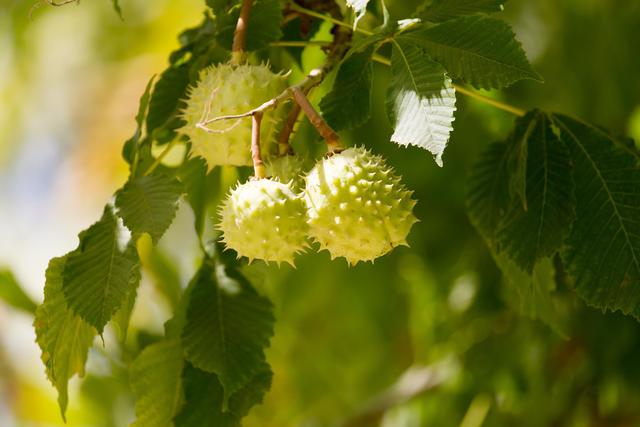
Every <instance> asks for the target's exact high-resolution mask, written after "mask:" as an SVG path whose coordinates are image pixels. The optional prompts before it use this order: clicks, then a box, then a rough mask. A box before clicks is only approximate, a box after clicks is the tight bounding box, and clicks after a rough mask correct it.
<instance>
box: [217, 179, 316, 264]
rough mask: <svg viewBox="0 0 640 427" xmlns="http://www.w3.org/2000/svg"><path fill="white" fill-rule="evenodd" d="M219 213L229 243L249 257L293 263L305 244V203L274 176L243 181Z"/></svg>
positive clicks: (240, 253) (225, 240) (228, 245)
mask: <svg viewBox="0 0 640 427" xmlns="http://www.w3.org/2000/svg"><path fill="white" fill-rule="evenodd" d="M220 217H221V220H220V223H219V225H218V228H219V229H220V230H221V231H222V233H223V236H222V240H223V241H224V243H225V244H226V246H227V247H228V248H231V249H233V250H235V251H236V252H238V255H240V256H245V257H247V258H249V260H253V259H261V260H264V261H274V262H277V263H280V262H287V263H289V264H291V265H293V258H294V257H295V255H296V254H297V253H298V252H302V251H303V250H304V249H305V247H306V235H307V229H308V226H307V223H306V211H305V204H304V201H303V200H302V198H301V197H300V196H298V195H296V194H295V193H294V192H293V191H292V190H291V187H290V186H289V185H288V184H283V183H281V182H278V181H275V180H272V179H260V180H253V181H248V182H246V183H244V184H241V185H239V186H238V187H236V188H235V189H234V190H232V191H231V193H230V194H229V196H228V197H227V199H226V200H225V202H224V204H223V205H222V209H221V211H220Z"/></svg>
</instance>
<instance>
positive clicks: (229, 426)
mask: <svg viewBox="0 0 640 427" xmlns="http://www.w3.org/2000/svg"><path fill="white" fill-rule="evenodd" d="M271 377H272V373H271V370H270V369H269V367H268V366H267V365H262V366H260V368H259V369H258V370H257V371H256V373H255V374H254V375H253V376H252V377H251V378H250V379H249V381H248V382H247V383H246V384H245V385H244V386H243V387H242V388H240V389H239V390H238V391H237V392H235V393H234V394H233V395H231V396H230V397H229V401H228V403H227V405H225V398H224V388H223V387H222V384H221V383H220V380H219V379H218V377H217V376H216V375H215V374H212V373H209V372H204V371H201V370H200V369H198V368H195V367H193V366H191V365H187V366H186V367H185V370H184V390H185V405H184V407H183V408H182V411H181V412H180V413H179V414H178V416H177V417H176V418H175V426H176V427H200V426H216V427H237V426H240V421H241V419H242V418H243V417H244V416H245V415H246V414H248V413H249V410H250V409H251V408H252V407H253V406H255V405H257V404H259V403H261V402H262V399H263V396H264V394H265V393H266V392H267V391H268V390H269V388H270V387H271Z"/></svg>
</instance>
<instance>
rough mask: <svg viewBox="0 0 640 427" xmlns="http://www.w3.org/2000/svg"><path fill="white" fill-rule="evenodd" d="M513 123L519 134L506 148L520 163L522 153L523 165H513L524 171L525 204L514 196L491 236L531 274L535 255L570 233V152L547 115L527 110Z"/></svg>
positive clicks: (549, 252) (572, 201)
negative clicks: (525, 113) (514, 153)
mask: <svg viewBox="0 0 640 427" xmlns="http://www.w3.org/2000/svg"><path fill="white" fill-rule="evenodd" d="M516 126H517V127H518V128H521V129H522V130H523V131H524V137H523V138H517V139H516V140H513V139H512V140H511V141H510V147H509V149H510V150H515V152H516V153H517V155H516V156H515V158H516V159H517V160H518V161H520V162H522V161H523V156H521V155H520V153H521V152H524V153H526V157H525V158H524V165H523V166H520V167H519V168H518V169H524V170H525V171H526V172H525V180H526V181H525V182H526V204H525V206H523V204H522V203H521V202H520V200H518V199H517V198H514V199H513V200H512V201H511V204H510V205H511V206H510V208H509V210H508V212H507V213H506V215H505V217H504V218H503V219H502V221H501V223H500V225H499V227H498V230H497V232H496V238H497V241H498V243H499V245H498V246H499V250H500V251H501V252H502V251H504V252H506V253H507V254H508V255H509V256H510V257H511V259H513V260H514V261H515V262H516V264H518V266H519V267H520V268H522V269H524V270H525V271H527V272H528V273H531V272H532V271H533V268H534V266H535V264H536V262H537V261H538V260H539V259H542V258H547V257H551V256H552V255H554V254H555V253H556V252H557V251H558V250H559V249H560V248H561V247H562V245H563V243H564V240H565V238H566V236H567V235H568V233H569V230H570V228H571V224H572V223H573V220H574V218H575V197H574V183H573V178H572V174H571V159H570V157H569V151H568V149H567V147H566V146H565V144H564V143H563V142H562V141H560V139H559V138H558V136H557V135H556V134H555V133H554V131H553V129H552V127H551V125H550V123H549V119H548V118H547V117H546V115H544V114H542V113H533V114H529V115H527V116H526V117H525V118H523V119H520V120H519V122H518V124H517V125H516ZM531 127H532V128H531ZM521 133H522V132H521ZM516 134H518V132H516ZM520 146H523V147H524V149H521V148H520ZM510 181H513V178H511V179H510Z"/></svg>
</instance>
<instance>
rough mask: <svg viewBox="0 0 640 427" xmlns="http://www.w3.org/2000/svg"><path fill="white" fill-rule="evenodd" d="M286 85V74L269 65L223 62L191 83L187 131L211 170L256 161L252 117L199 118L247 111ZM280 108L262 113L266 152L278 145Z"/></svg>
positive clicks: (263, 146) (274, 94)
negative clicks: (216, 119) (276, 136)
mask: <svg viewBox="0 0 640 427" xmlns="http://www.w3.org/2000/svg"><path fill="white" fill-rule="evenodd" d="M285 88H286V76H284V75H282V74H274V73H273V72H271V70H269V67H268V66H266V65H230V64H218V65H214V66H211V67H209V68H207V69H205V70H203V71H202V72H201V74H200V80H199V81H198V84H197V85H196V86H195V87H193V88H191V91H190V93H189V99H188V100H187V106H186V108H185V109H184V111H183V117H184V120H185V121H186V125H185V126H184V127H183V128H182V132H183V133H184V134H186V135H187V136H188V137H189V139H190V140H191V153H192V154H193V155H197V156H200V157H203V158H204V159H205V160H206V161H207V164H208V166H209V169H211V168H213V167H214V166H217V165H227V166H249V165H251V164H252V162H251V119H250V118H243V119H233V120H221V121H217V122H213V123H209V124H207V125H206V126H207V128H208V129H209V130H210V132H207V131H206V130H204V129H202V128H201V127H198V126H197V125H198V124H199V123H202V122H204V121H205V120H208V119H213V118H216V117H222V116H229V115H235V114H243V113H246V112H248V111H250V110H252V109H254V108H256V107H258V106H260V105H262V104H263V103H264V102H266V101H268V100H270V99H272V98H274V97H276V96H278V95H279V94H280V93H282V91H284V90H285ZM279 115H280V112H279V111H269V112H266V113H265V115H264V116H263V120H262V126H261V135H260V136H261V148H262V154H263V156H267V155H268V154H269V153H270V152H271V151H272V150H273V148H274V147H275V144H274V142H275V128H276V123H277V121H278V117H279Z"/></svg>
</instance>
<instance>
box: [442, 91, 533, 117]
mask: <svg viewBox="0 0 640 427" xmlns="http://www.w3.org/2000/svg"><path fill="white" fill-rule="evenodd" d="M453 87H454V88H455V90H457V91H458V92H460V93H461V94H463V95H467V96H469V97H471V98H475V99H477V100H478V101H480V102H484V103H485V104H489V105H492V106H494V107H496V108H498V109H500V110H502V111H506V112H508V113H511V114H515V115H516V116H518V117H524V116H525V115H526V114H527V112H526V111H524V110H523V109H521V108H518V107H515V106H513V105H510V104H507V103H505V102H501V101H498V100H497V99H493V98H489V97H488V96H484V95H481V94H479V93H478V92H475V91H473V90H469V89H467V88H466V87H464V86H460V85H458V84H455V83H454V84H453Z"/></svg>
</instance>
